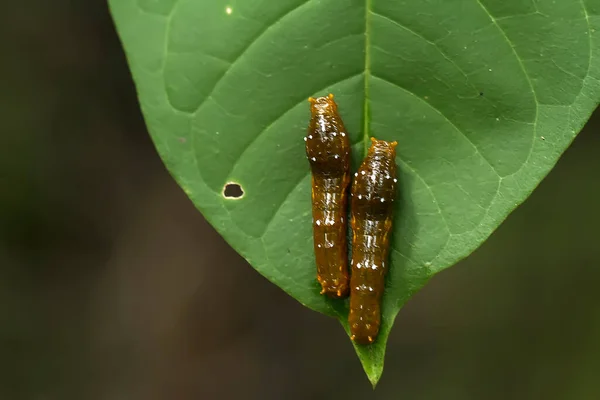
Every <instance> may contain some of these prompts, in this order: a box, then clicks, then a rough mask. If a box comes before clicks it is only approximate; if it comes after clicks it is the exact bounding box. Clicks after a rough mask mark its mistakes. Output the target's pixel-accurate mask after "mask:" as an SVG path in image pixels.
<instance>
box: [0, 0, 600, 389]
mask: <svg viewBox="0 0 600 400" xmlns="http://www.w3.org/2000/svg"><path fill="white" fill-rule="evenodd" d="M1 8H2V13H0V32H1V34H0V48H2V50H3V51H2V61H1V62H0V82H1V83H0V87H1V90H0V105H1V107H0V118H1V119H0V121H1V125H0V126H1V128H0V399H8V400H17V399H34V400H50V399H52V400H53V399H61V400H62V399H84V400H87V399H102V400H104V399H106V400H113V399H119V400H120V399H128V400H129V399H131V400H138V399H139V400H142V399H143V400H154V399H156V400H163V399H182V400H187V399H236V398H245V399H338V398H339V399H341V398H344V399H361V400H364V399H396V398H402V399H411V400H412V399H417V400H418V399H444V400H453V399H457V400H470V399H477V400H480V399H485V400H493V399H545V400H553V399H598V398H600V379H598V376H599V372H600V290H599V282H600V265H599V262H600V241H599V237H600V235H599V227H600V211H599V209H598V205H599V204H600V185H599V184H598V181H599V178H600V157H599V154H600V136H599V134H598V129H599V128H600V113H596V115H595V116H594V117H593V118H592V119H591V120H590V122H589V123H588V125H587V126H586V128H585V129H584V131H583V132H582V133H581V134H580V135H579V137H578V138H577V140H576V141H575V142H574V144H573V145H572V147H571V148H570V149H569V150H568V151H567V152H566V153H565V155H564V157H563V158H562V159H561V161H560V162H559V164H558V166H557V167H556V168H555V169H554V170H553V171H552V173H551V174H550V175H549V176H548V177H547V179H546V180H545V181H543V182H542V184H541V185H540V186H539V188H538V189H537V190H536V191H535V192H534V194H533V195H532V196H531V198H530V199H529V200H527V202H526V203H525V204H523V205H522V206H521V207H519V208H518V209H517V210H516V211H515V212H514V213H513V214H512V215H511V216H510V217H509V218H508V220H507V221H506V222H505V223H504V224H503V225H502V226H501V227H500V228H499V229H498V231H497V232H496V233H495V234H494V235H493V236H492V237H491V238H490V239H489V240H488V241H487V242H486V243H485V244H484V245H483V246H482V247H481V248H480V249H479V250H477V251H476V252H475V253H474V254H473V255H472V256H470V257H469V258H468V259H466V260H465V261H463V262H461V263H459V264H458V265H456V266H455V267H453V268H450V269H448V270H446V271H444V272H442V273H440V274H439V275H438V276H436V277H435V278H434V279H433V280H432V281H431V282H430V283H429V284H428V285H427V286H426V287H425V288H424V289H423V290H422V291H420V292H419V293H418V294H417V295H416V296H415V297H414V298H413V299H412V300H411V301H410V303H409V304H408V305H407V306H406V307H405V308H404V309H403V310H402V311H401V313H400V315H399V317H398V319H397V322H396V325H395V328H394V330H393V331H392V334H391V336H390V341H389V345H388V353H387V358H386V368H385V372H384V374H383V377H382V380H381V382H380V384H379V386H378V387H377V390H376V391H375V392H373V390H372V388H371V386H370V384H369V382H368V381H367V379H366V377H365V376H364V374H363V372H362V369H361V366H360V364H359V362H358V360H357V358H356V356H355V353H354V350H353V349H352V346H351V345H350V342H349V341H348V339H347V337H346V336H345V334H344V332H343V331H342V329H341V328H340V327H339V326H338V324H337V322H336V321H334V320H333V319H330V318H328V317H325V316H322V315H320V314H317V313H315V312H312V311H310V310H308V309H305V308H303V307H302V306H301V305H300V304H299V303H297V302H296V301H295V300H293V299H291V298H290V297H288V296H287V295H285V294H284V293H283V292H282V291H281V290H280V289H278V288H277V287H275V286H274V285H272V284H270V283H269V282H268V281H267V280H266V279H264V278H263V277H261V276H260V275H259V274H258V273H256V272H255V271H254V270H253V269H252V268H251V267H250V266H249V265H248V264H247V263H246V262H245V261H244V260H243V259H242V258H241V257H240V256H238V255H237V254H236V253H235V252H234V251H233V250H232V249H231V248H230V247H229V246H228V245H227V244H226V243H225V242H224V241H223V239H221V238H220V236H219V235H218V234H217V233H216V232H215V231H214V229H213V228H212V227H211V226H210V225H208V224H207V222H206V221H205V220H204V219H203V217H202V215H201V214H200V213H199V212H197V211H196V210H195V208H194V207H193V205H192V204H191V202H190V201H189V200H188V199H187V198H186V196H185V194H184V193H183V191H182V190H180V189H179V187H178V186H177V185H176V184H175V182H174V181H173V179H171V177H170V176H169V175H168V173H167V172H166V170H165V168H164V166H163V164H162V162H161V161H160V159H159V158H158V156H157V154H156V151H155V149H154V148H153V145H152V143H151V141H150V138H149V136H148V133H147V131H146V128H145V126H144V122H143V120H142V117H141V114H140V111H139V108H138V104H137V100H136V96H135V91H134V86H133V83H132V80H131V77H130V74H129V71H128V69H127V64H126V60H125V57H124V54H123V51H122V49H121V46H120V43H119V40H118V38H117V35H116V33H115V30H114V27H113V24H112V20H111V18H110V16H109V13H108V9H107V5H106V3H105V1H104V0H88V1H85V2H81V1H69V0H54V1H52V2H47V1H42V0H24V1H21V2H5V3H4V4H3V5H2V7H1Z"/></svg>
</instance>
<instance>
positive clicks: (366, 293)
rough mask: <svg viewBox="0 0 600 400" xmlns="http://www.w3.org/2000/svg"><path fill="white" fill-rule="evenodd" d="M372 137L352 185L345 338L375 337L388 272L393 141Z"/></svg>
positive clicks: (393, 187) (366, 339)
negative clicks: (348, 295) (350, 256)
mask: <svg viewBox="0 0 600 400" xmlns="http://www.w3.org/2000/svg"><path fill="white" fill-rule="evenodd" d="M397 144H398V143H397V142H386V141H385V140H377V139H375V138H371V147H370V148H369V151H368V152H367V156H366V158H365V159H364V161H363V162H362V164H361V166H360V168H359V169H358V172H357V173H355V174H354V176H355V178H354V183H353V185H352V204H351V206H352V211H351V227H352V261H351V266H352V277H351V279H350V313H349V315H348V322H349V325H350V334H351V336H350V338H351V339H352V340H353V341H355V342H357V343H360V344H370V343H373V342H374V341H375V338H376V337H377V334H378V333H379V326H380V324H381V296H382V295H383V289H384V278H385V275H386V273H387V269H388V266H387V258H388V253H389V240H390V232H391V228H392V217H393V202H394V199H395V197H396V183H397V182H398V180H397V179H396V162H395V158H396V145H397Z"/></svg>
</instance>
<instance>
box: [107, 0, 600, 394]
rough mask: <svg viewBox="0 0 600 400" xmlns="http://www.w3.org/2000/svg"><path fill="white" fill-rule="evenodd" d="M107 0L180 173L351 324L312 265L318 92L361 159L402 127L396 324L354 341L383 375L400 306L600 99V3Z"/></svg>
mask: <svg viewBox="0 0 600 400" xmlns="http://www.w3.org/2000/svg"><path fill="white" fill-rule="evenodd" d="M110 6H111V9H112V12H113V15H114V18H115V21H116V25H117V29H118V31H119V34H120V36H121V38H122V41H123V43H124V47H125V51H126V54H127V57H128V60H129V64H130V67H131V70H132V72H133V78H134V80H135V83H136V86H137V90H138V92H139V98H140V102H141V107H142V110H143V114H144V116H145V119H146V122H147V125H148V128H149V130H150V132H151V134H152V138H153V140H154V142H155V144H156V148H157V149H158V152H159V153H160V156H161V157H162V159H163V160H164V162H165V164H166V165H167V167H168V169H169V171H170V172H171V173H172V175H173V176H174V177H175V179H176V180H177V181H178V183H179V184H180V186H181V187H182V188H183V190H185V192H186V193H187V194H188V196H189V197H190V199H191V200H192V201H193V202H194V204H195V205H196V206H197V207H198V209H199V210H200V211H201V212H202V213H203V214H204V216H205V217H206V218H207V219H208V221H210V223H211V224H212V225H213V226H214V227H215V228H216V229H217V230H218V231H219V232H220V233H221V234H222V235H223V237H224V238H225V239H226V240H227V241H228V242H229V243H230V244H231V246H233V248H234V249H236V250H237V251H238V252H239V253H240V254H241V255H242V256H244V257H245V258H246V259H247V260H248V262H249V263H250V264H251V265H252V266H253V267H254V268H256V270H257V271H258V272H260V273H261V274H262V275H264V276H265V277H267V278H268V279H269V280H270V281H271V282H273V283H275V284H276V285H278V286H279V287H281V288H282V289H283V290H285V291H286V292H287V293H289V294H290V295H291V296H293V297H294V298H296V299H297V300H298V301H299V302H301V303H302V304H304V305H305V306H307V307H309V308H311V309H313V310H316V311H319V312H322V313H325V314H328V315H331V316H334V317H337V318H339V320H340V321H341V322H342V324H343V325H344V327H345V329H346V330H347V323H346V316H347V302H344V301H331V300H328V299H326V298H324V297H323V296H320V295H319V286H318V284H317V282H316V279H315V265H314V255H313V251H312V232H311V208H310V207H311V205H310V175H309V165H308V162H307V160H306V158H305V152H304V142H303V140H302V137H303V136H304V134H305V130H306V127H307V123H308V117H309V114H308V103H307V101H306V99H307V98H308V97H309V96H315V95H324V94H327V93H329V92H331V93H334V94H335V96H336V100H337V102H338V104H339V108H340V112H341V115H342V117H343V118H344V121H345V123H346V127H347V129H348V131H349V133H350V136H351V140H352V142H353V144H354V147H353V148H354V153H353V158H354V164H355V167H356V166H357V165H358V163H360V161H361V160H362V158H363V156H364V150H365V148H366V146H367V143H368V142H367V140H366V139H367V138H368V137H369V136H375V137H377V138H378V139H387V140H397V141H398V143H399V145H398V147H397V151H398V158H397V162H398V165H399V168H400V172H399V173H400V183H401V184H400V189H399V196H400V197H401V199H400V200H401V201H399V202H398V210H397V212H396V220H395V225H394V234H393V243H392V247H393V251H392V252H391V267H390V271H389V274H388V277H387V286H386V292H385V296H384V299H383V326H382V330H381V333H380V336H379V338H378V340H377V341H376V343H375V344H373V345H371V346H367V347H363V346H355V347H356V351H357V353H358V355H359V357H360V360H361V362H362V364H363V366H364V369H365V371H366V373H367V375H368V377H369V379H370V380H371V382H372V383H373V384H375V383H376V382H377V381H378V380H379V378H380V376H381V373H382V371H383V359H384V352H385V345H386V341H387V338H388V335H389V332H390V329H391V327H392V324H393V322H394V318H395V316H396V315H397V313H398V311H399V310H400V308H401V307H402V306H403V305H404V304H405V303H406V301H407V300H408V299H409V298H410V296H411V295H412V294H414V292H415V291H417V290H418V289H420V288H421V287H422V286H423V285H424V284H425V283H426V282H427V280H428V279H429V278H431V277H432V276H433V275H434V274H436V273H437V272H439V271H441V270H443V269H444V268H447V267H449V266H451V265H453V264H454V263H456V262H457V261H458V260H460V259H461V258H463V257H466V256H467V255H468V254H470V253H471V252H472V251H473V250H474V249H475V248H477V247H478V246H479V245H480V244H481V243H482V242H483V241H484V240H485V239H486V238H487V237H488V236H489V235H490V234H491V233H492V231H493V230H494V229H496V228H497V227H498V225H499V224H500V223H501V222H502V221H503V220H504V219H505V218H506V216H507V215H508V214H509V213H510V212H511V211H512V210H513V209H514V208H515V207H516V206H518V205H519V204H520V203H521V202H523V201H524V200H525V199H526V198H527V196H528V195H529V194H530V193H531V191H532V190H533V189H534V188H535V187H536V186H537V185H538V184H539V182H540V181H541V180H542V179H543V178H544V176H545V175H546V174H547V173H548V172H549V171H550V169H551V168H552V167H553V166H554V164H555V163H556V161H557V160H558V158H559V157H560V155H561V154H562V153H563V151H564V150H565V149H566V147H567V146H568V145H569V144H570V142H571V141H572V140H573V139H574V137H575V136H576V134H577V133H578V132H579V130H580V129H581V128H582V126H583V125H584V123H585V122H586V120H587V119H588V118H589V116H590V114H591V113H592V111H593V110H594V109H595V108H596V106H597V104H598V101H599V99H600V81H599V80H598V79H600V58H599V50H600V36H599V35H598V33H597V30H598V28H599V27H600V17H599V16H598V15H599V14H600V0H502V1H499V0H428V1H423V0H404V1H402V0H329V1H323V0H308V1H306V0H277V1H273V0H244V1H237V0H231V1H230V2H229V3H226V2H220V1H208V0H205V1H202V0H112V1H110ZM228 182H234V183H237V184H239V185H241V187H242V189H243V191H244V195H243V196H242V197H241V198H239V199H237V200H233V199H229V198H226V197H225V196H224V195H223V188H224V186H225V185H226V184H227V183H228ZM223 267H226V266H223Z"/></svg>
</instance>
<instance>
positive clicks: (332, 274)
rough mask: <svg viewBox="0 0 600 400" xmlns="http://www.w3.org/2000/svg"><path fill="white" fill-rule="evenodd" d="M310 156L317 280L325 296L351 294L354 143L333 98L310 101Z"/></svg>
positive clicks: (307, 150)
mask: <svg viewBox="0 0 600 400" xmlns="http://www.w3.org/2000/svg"><path fill="white" fill-rule="evenodd" d="M308 101H309V103H310V114H311V118H310V123H309V125H308V133H307V136H306V137H305V138H304V141H305V142H306V155H307V157H308V161H309V163H310V168H311V173H312V214H313V235H314V239H313V241H314V249H315V259H316V264H317V280H318V281H319V283H320V284H321V287H322V290H321V294H325V295H327V296H330V297H333V298H341V297H346V296H347V295H348V284H349V277H348V245H347V239H346V230H347V222H346V212H347V211H346V205H347V198H348V194H347V190H348V185H349V184H350V140H349V139H348V135H347V133H346V128H345V127H344V123H343V122H342V119H341V118H340V116H339V114H338V111H337V105H336V103H335V101H334V100H333V95H332V94H329V95H328V96H325V97H317V98H312V97H311V98H309V99H308Z"/></svg>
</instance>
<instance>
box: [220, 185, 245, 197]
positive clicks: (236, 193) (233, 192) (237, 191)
mask: <svg viewBox="0 0 600 400" xmlns="http://www.w3.org/2000/svg"><path fill="white" fill-rule="evenodd" d="M223 196H225V198H227V199H233V200H236V199H241V198H242V197H243V196H244V189H242V186H241V185H240V184H239V183H235V182H229V183H227V184H226V185H225V187H224V188H223Z"/></svg>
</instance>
